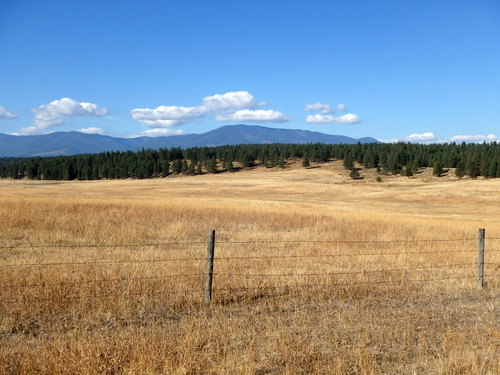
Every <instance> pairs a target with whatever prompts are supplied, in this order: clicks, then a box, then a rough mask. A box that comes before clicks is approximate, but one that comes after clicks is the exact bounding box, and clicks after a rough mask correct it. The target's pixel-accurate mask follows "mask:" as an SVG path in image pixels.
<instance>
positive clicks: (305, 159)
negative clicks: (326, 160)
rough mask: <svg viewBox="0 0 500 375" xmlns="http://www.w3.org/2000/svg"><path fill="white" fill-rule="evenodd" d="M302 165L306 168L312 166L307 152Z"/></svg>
mask: <svg viewBox="0 0 500 375" xmlns="http://www.w3.org/2000/svg"><path fill="white" fill-rule="evenodd" d="M302 166H303V167H304V168H309V167H310V166H311V163H310V162H309V156H308V155H307V154H306V155H304V158H303V159H302Z"/></svg>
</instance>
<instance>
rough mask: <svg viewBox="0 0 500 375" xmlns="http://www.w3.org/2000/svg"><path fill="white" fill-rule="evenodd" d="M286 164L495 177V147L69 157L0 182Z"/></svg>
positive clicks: (260, 148) (296, 147) (10, 169)
mask: <svg viewBox="0 0 500 375" xmlns="http://www.w3.org/2000/svg"><path fill="white" fill-rule="evenodd" d="M290 159H301V160H302V166H303V167H309V166H310V163H312V162H325V161H328V160H332V159H342V160H343V161H344V166H345V168H346V169H350V170H351V171H352V174H351V176H352V177H356V167H355V166H356V164H355V163H356V162H357V163H359V164H361V165H362V166H364V167H365V168H377V171H378V172H379V173H391V174H399V173H400V174H402V175H405V176H411V175H412V174H413V173H415V172H416V171H417V170H418V169H419V168H423V167H432V168H433V171H434V174H435V175H436V176H440V175H441V174H442V173H443V172H444V170H445V169H446V168H456V169H455V174H456V175H457V176H458V177H463V176H465V175H467V176H469V177H472V178H475V177H478V176H484V177H489V178H496V177H500V168H499V165H500V145H499V144H497V143H496V142H494V143H489V144H487V143H484V144H466V143H462V144H432V145H421V144H412V143H397V144H375V143H370V144H361V143H358V144H355V145H328V144H322V143H317V144H266V145H262V144H259V145H236V146H219V147H194V148H187V149H180V148H170V149H160V150H142V151H139V152H105V153H99V154H81V155H73V156H57V157H35V158H24V159H10V160H5V159H3V160H2V159H0V177H3V178H15V179H20V178H29V179H43V180H75V179H78V180H96V179H108V178H109V179H120V178H154V177H166V176H168V175H171V174H185V175H194V174H203V173H218V172H223V171H230V172H231V171H235V170H238V169H242V168H248V167H251V166H256V165H263V166H265V167H269V168H274V167H277V168H285V167H286V163H287V161H288V160H290Z"/></svg>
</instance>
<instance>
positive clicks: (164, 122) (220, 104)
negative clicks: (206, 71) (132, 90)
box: [130, 91, 290, 135]
mask: <svg viewBox="0 0 500 375" xmlns="http://www.w3.org/2000/svg"><path fill="white" fill-rule="evenodd" d="M263 105H265V103H264V102H257V101H256V100H255V98H254V96H253V95H252V94H250V93H249V92H247V91H231V92H226V93H225V94H215V95H211V96H206V97H204V98H203V99H202V101H201V104H200V105H199V106H193V107H180V106H159V107H157V108H154V109H153V108H135V109H132V110H131V111H130V114H131V116H132V118H133V119H134V120H136V121H139V122H140V123H142V124H144V125H146V126H149V127H150V128H152V129H163V128H170V127H173V126H179V125H183V124H185V123H187V122H189V121H192V120H196V119H201V118H204V117H205V116H209V115H210V116H214V118H215V120H216V121H249V122H285V121H289V120H290V119H289V118H288V117H286V116H285V115H284V114H283V113H281V112H277V111H273V110H253V109H254V108H257V107H260V106H263ZM150 134H156V133H155V132H151V133H150ZM158 134H160V132H158ZM163 135H164V134H163Z"/></svg>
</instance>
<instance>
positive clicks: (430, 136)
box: [379, 132, 499, 144]
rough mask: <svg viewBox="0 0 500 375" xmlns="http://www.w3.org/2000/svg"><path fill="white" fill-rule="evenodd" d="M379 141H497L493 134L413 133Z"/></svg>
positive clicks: (425, 142) (424, 142) (426, 142)
mask: <svg viewBox="0 0 500 375" xmlns="http://www.w3.org/2000/svg"><path fill="white" fill-rule="evenodd" d="M379 141H381V142H384V143H397V142H410V143H422V144H431V143H462V142H465V143H483V142H486V143H490V142H496V141H499V139H498V137H497V136H496V135H495V134H487V135H480V134H477V135H455V136H452V137H450V138H438V137H436V135H435V134H434V133H432V132H424V133H414V134H410V135H408V136H406V137H403V138H392V139H379Z"/></svg>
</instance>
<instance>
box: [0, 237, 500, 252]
mask: <svg viewBox="0 0 500 375" xmlns="http://www.w3.org/2000/svg"><path fill="white" fill-rule="evenodd" d="M473 240H477V238H441V239H439V238H438V239H422V240H253V241H224V240H222V241H217V244H270V243H421V242H464V241H473ZM486 240H500V238H486ZM206 243H207V242H206V241H181V242H160V243H145V244H109V245H108V244H100V245H97V244H94V245H31V244H21V245H12V246H0V249H23V248H29V249H37V248H116V247H154V246H170V245H197V244H206Z"/></svg>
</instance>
